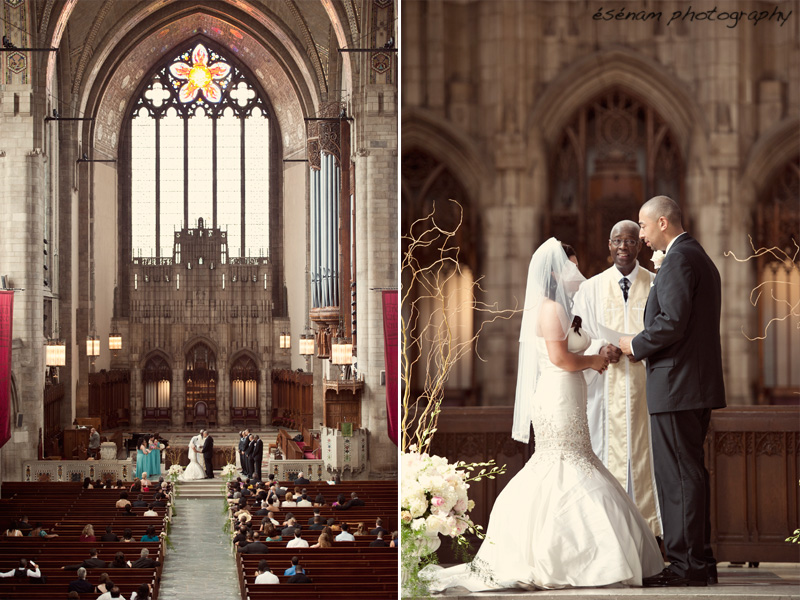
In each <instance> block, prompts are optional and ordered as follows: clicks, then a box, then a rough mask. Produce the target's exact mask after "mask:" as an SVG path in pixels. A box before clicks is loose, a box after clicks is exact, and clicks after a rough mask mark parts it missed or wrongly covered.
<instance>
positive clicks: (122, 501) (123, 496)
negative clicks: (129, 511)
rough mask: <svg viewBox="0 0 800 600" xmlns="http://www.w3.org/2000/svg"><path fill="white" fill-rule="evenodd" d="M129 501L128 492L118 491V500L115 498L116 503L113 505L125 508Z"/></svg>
mask: <svg viewBox="0 0 800 600" xmlns="http://www.w3.org/2000/svg"><path fill="white" fill-rule="evenodd" d="M130 503H131V501H130V500H128V492H125V491H122V492H120V493H119V500H117V504H116V505H115V506H116V507H117V508H125V507H126V506H128V505H129V504H130Z"/></svg>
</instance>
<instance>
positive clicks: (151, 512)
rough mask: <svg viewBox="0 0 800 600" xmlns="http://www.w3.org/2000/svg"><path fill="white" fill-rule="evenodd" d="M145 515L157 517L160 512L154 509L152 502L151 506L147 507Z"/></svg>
mask: <svg viewBox="0 0 800 600" xmlns="http://www.w3.org/2000/svg"><path fill="white" fill-rule="evenodd" d="M142 516H143V517H157V516H158V513H157V512H156V511H155V510H154V507H153V504H152V503H151V504H150V506H148V507H147V510H146V511H144V514H143V515H142Z"/></svg>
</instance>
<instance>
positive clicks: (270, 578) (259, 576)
mask: <svg viewBox="0 0 800 600" xmlns="http://www.w3.org/2000/svg"><path fill="white" fill-rule="evenodd" d="M256 583H259V584H261V583H279V580H278V576H277V575H275V574H274V573H273V572H272V571H270V570H269V565H268V564H267V561H266V559H264V558H262V559H261V560H260V561H258V569H256Z"/></svg>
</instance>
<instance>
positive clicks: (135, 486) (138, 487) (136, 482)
mask: <svg viewBox="0 0 800 600" xmlns="http://www.w3.org/2000/svg"><path fill="white" fill-rule="evenodd" d="M142 475H144V473H142ZM141 491H142V480H141V479H139V478H138V477H135V478H134V479H133V483H132V484H131V493H132V494H138V493H139V492H141Z"/></svg>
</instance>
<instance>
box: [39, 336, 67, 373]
mask: <svg viewBox="0 0 800 600" xmlns="http://www.w3.org/2000/svg"><path fill="white" fill-rule="evenodd" d="M44 348H45V353H44V364H45V365H46V366H48V367H63V366H64V365H66V364H67V346H66V344H64V340H49V341H48V342H47V344H46V345H45V347H44Z"/></svg>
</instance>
